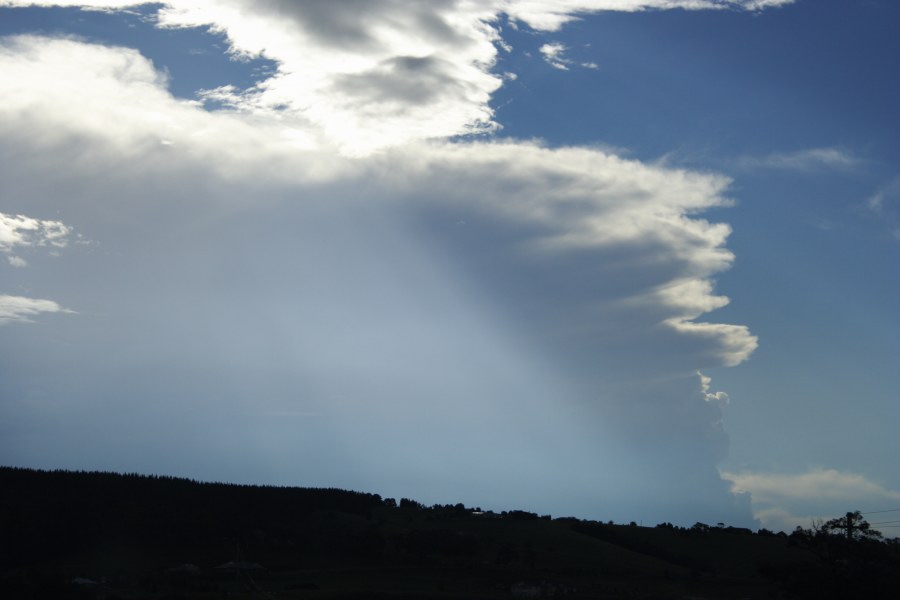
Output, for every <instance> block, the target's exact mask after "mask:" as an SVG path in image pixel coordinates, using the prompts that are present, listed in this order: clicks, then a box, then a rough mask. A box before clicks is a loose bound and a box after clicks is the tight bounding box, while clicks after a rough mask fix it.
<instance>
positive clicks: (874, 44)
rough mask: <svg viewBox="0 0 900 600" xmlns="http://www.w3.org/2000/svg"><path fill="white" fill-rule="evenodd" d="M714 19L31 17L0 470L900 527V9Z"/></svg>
mask: <svg viewBox="0 0 900 600" xmlns="http://www.w3.org/2000/svg"><path fill="white" fill-rule="evenodd" d="M43 4H47V5H58V4H67V5H71V6H67V7H60V6H42V5H43ZM84 4H87V5H91V6H83V5H84ZM688 4H691V3H684V2H680V1H679V0H654V1H650V0H646V1H641V0H623V1H612V0H596V1H591V0H583V1H575V2H566V3H561V2H547V3H544V2H532V3H519V2H515V1H503V2H501V1H499V0H498V1H497V2H493V3H490V2H486V3H483V4H482V5H479V6H478V7H474V8H473V7H472V6H468V5H465V4H461V3H456V2H450V1H448V2H434V3H431V4H427V5H421V6H416V7H415V8H410V7H409V6H406V3H402V2H401V3H397V2H391V1H388V0H384V1H378V2H368V3H364V4H359V3H353V2H338V3H328V4H327V5H320V4H315V5H310V4H303V3H289V2H281V1H278V0H272V1H271V2H267V3H262V4H254V3H249V2H244V1H243V0H232V1H230V2H220V3H211V2H205V1H203V0H191V1H188V0H172V1H171V2H169V3H161V4H153V5H144V6H137V5H129V3H128V2H119V1H114V0H111V1H109V2H85V3H79V2H59V3H53V2H47V3H42V2H35V3H31V2H18V1H3V2H0V36H3V37H2V38H0V97H2V99H3V102H2V105H3V107H2V108H0V217H2V221H0V252H2V253H3V254H4V255H5V257H4V258H5V261H4V263H3V264H2V265H0V340H2V341H0V357H2V358H0V380H2V382H3V383H2V384H0V415H2V417H3V419H2V421H3V423H4V425H3V426H2V429H0V462H3V463H4V464H15V465H22V466H32V467H41V468H82V469H111V470H124V471H140V472H156V473H169V474H175V475H184V476H189V477H195V478H200V479H219V480H229V481H242V482H255V483H277V484H288V485H334V486H338V487H345V488H355V489H366V490H371V491H376V492H379V493H382V494H383V495H385V496H408V497H415V498H417V499H420V500H422V501H424V502H429V503H430V502H442V503H445V502H456V501H463V502H466V503H467V504H480V505H483V506H490V507H493V508H497V509H507V508H515V507H521V508H525V509H529V510H538V511H541V512H551V513H553V514H555V515H560V514H575V515H578V516H585V517H591V518H599V519H603V520H606V519H614V520H622V521H630V520H632V519H634V520H643V521H645V522H660V521H663V520H670V521H673V522H679V523H683V524H688V525H690V524H692V523H693V522H694V521H704V522H718V521H727V522H731V523H735V524H747V525H753V526H766V527H769V528H772V529H791V528H793V526H795V525H797V524H801V525H804V526H805V525H808V523H809V520H810V519H811V518H817V517H825V518H830V517H832V516H834V515H836V514H841V513H843V512H846V511H847V510H857V509H858V510H863V511H877V510H884V509H893V508H898V507H900V478H898V471H897V469H896V466H895V465H894V464H893V462H894V458H895V457H896V456H897V454H898V450H900V448H898V442H897V436H896V429H897V425H898V424H900V404H898V401H897V400H898V398H897V392H896V390H897V389H900V374H898V370H897V365H898V364H900V311H898V310H897V308H896V306H897V300H898V298H900V148H898V144H897V140H898V139H900V118H898V117H897V115H896V108H895V107H896V106H897V105H898V104H900V77H898V76H897V73H900V68H898V67H900V65H898V62H900V48H898V46H900V42H898V41H897V40H896V39H895V38H896V35H895V32H896V28H897V25H898V24H900V7H898V5H897V4H896V3H894V2H889V1H887V0H872V1H867V2H855V3H848V2H839V1H825V2H822V1H820V2H812V1H810V0H797V1H795V2H792V1H790V0H775V1H768V2H752V1H749V0H748V1H736V2H716V1H711V2H708V3H705V4H707V5H708V6H706V8H704V9H700V10H685V8H684V6H683V5H688ZM694 4H696V3H694ZM701 4H703V3H701ZM26 5H27V6H26ZM101 5H102V6H103V7H104V10H103V11H100V12H98V11H96V10H85V8H97V7H98V6H101ZM726 297H727V299H726ZM885 532H886V533H892V531H891V530H890V529H889V528H888V529H885Z"/></svg>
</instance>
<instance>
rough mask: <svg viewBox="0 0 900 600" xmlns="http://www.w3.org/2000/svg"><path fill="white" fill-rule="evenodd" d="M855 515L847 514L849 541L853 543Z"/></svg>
mask: <svg viewBox="0 0 900 600" xmlns="http://www.w3.org/2000/svg"><path fill="white" fill-rule="evenodd" d="M853 516H854V515H853V513H851V512H848V513H847V541H848V542H850V541H853Z"/></svg>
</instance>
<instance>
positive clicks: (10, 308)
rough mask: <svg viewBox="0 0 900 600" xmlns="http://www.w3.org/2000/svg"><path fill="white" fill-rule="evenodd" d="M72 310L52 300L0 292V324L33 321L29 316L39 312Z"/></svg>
mask: <svg viewBox="0 0 900 600" xmlns="http://www.w3.org/2000/svg"><path fill="white" fill-rule="evenodd" d="M56 312H72V311H70V310H66V309H64V308H62V307H60V305H59V304H57V303H56V302H53V301H52V300H39V299H36V298H25V297H23V296H9V295H7V294H0V326H2V325H9V324H10V323H33V321H32V320H31V318H30V317H33V316H35V315H38V314H41V313H56Z"/></svg>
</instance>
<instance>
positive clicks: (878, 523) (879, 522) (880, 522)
mask: <svg viewBox="0 0 900 600" xmlns="http://www.w3.org/2000/svg"><path fill="white" fill-rule="evenodd" d="M887 523H900V520H898V521H878V522H877V523H869V525H885V524H887Z"/></svg>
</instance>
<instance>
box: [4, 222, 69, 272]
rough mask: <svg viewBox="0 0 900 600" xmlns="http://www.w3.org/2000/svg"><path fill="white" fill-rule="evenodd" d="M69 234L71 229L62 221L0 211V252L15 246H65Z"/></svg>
mask: <svg viewBox="0 0 900 600" xmlns="http://www.w3.org/2000/svg"><path fill="white" fill-rule="evenodd" d="M71 234H72V229H71V228H70V227H68V226H67V225H66V224H65V223H63V222H62V221H50V220H41V219H35V218H32V217H26V216H25V215H8V214H5V213H2V212H0V252H6V253H9V252H13V251H14V250H15V249H16V248H33V247H42V248H43V247H50V248H65V247H66V246H67V245H68V244H69V236H70V235H71ZM20 260H21V259H20ZM16 266H24V265H16Z"/></svg>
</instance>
